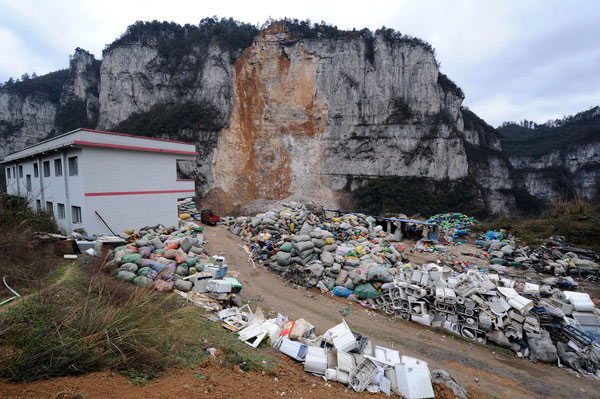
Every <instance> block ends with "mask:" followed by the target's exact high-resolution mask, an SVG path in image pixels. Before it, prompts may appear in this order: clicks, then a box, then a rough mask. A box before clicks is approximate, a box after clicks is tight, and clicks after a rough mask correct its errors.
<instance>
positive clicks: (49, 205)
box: [46, 201, 54, 217]
mask: <svg viewBox="0 0 600 399" xmlns="http://www.w3.org/2000/svg"><path fill="white" fill-rule="evenodd" d="M46 213H47V214H48V216H50V217H54V206H53V205H52V202H50V201H46Z"/></svg>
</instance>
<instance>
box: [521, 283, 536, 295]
mask: <svg viewBox="0 0 600 399" xmlns="http://www.w3.org/2000/svg"><path fill="white" fill-rule="evenodd" d="M523 292H525V293H528V294H537V293H538V292H540V286H539V285H538V284H533V283H525V285H524V286H523Z"/></svg>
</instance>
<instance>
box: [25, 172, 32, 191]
mask: <svg viewBox="0 0 600 399" xmlns="http://www.w3.org/2000/svg"><path fill="white" fill-rule="evenodd" d="M26 178H27V180H26V182H25V187H27V191H31V175H27V176H26Z"/></svg>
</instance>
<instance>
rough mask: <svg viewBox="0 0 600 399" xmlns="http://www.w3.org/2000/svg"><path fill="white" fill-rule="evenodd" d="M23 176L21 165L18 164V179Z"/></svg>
mask: <svg viewBox="0 0 600 399" xmlns="http://www.w3.org/2000/svg"><path fill="white" fill-rule="evenodd" d="M22 178H23V165H19V179H22Z"/></svg>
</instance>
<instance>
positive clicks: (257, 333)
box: [238, 322, 269, 348]
mask: <svg viewBox="0 0 600 399" xmlns="http://www.w3.org/2000/svg"><path fill="white" fill-rule="evenodd" d="M265 323H266V322H265ZM265 323H260V324H259V323H255V324H251V325H249V326H248V327H246V328H244V329H243V330H241V331H240V332H239V333H238V334H239V338H240V340H242V341H244V342H245V343H247V344H248V345H250V346H252V347H253V348H256V347H258V345H260V343H261V342H262V340H263V339H264V337H265V336H266V335H267V331H268V328H269V325H265Z"/></svg>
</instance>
